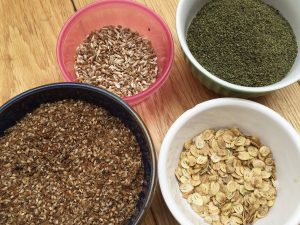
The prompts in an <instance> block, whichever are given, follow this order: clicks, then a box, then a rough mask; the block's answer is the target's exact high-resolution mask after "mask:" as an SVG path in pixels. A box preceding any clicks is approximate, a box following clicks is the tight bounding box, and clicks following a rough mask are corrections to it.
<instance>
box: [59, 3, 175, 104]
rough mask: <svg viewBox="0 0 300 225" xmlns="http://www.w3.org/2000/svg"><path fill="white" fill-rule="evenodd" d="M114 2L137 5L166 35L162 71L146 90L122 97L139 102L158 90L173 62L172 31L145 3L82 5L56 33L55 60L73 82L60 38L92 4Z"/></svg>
mask: <svg viewBox="0 0 300 225" xmlns="http://www.w3.org/2000/svg"><path fill="white" fill-rule="evenodd" d="M116 3H117V4H124V5H128V6H131V7H137V8H138V9H139V10H141V11H143V12H144V13H147V14H148V15H150V16H151V17H152V18H154V19H155V20H156V21H158V23H159V24H160V25H161V27H162V29H163V30H164V32H165V34H166V36H167V45H168V46H167V47H168V49H169V51H170V52H169V53H170V54H169V57H168V58H167V61H166V63H165V64H166V66H165V71H164V73H160V74H158V75H160V77H159V78H157V79H156V81H155V82H154V83H153V84H152V85H150V86H149V87H148V88H147V89H146V90H144V91H142V92H139V93H138V94H136V95H132V96H126V97H122V99H124V100H125V101H127V102H128V103H131V102H133V103H134V102H140V100H141V99H144V98H146V97H148V96H150V95H151V94H153V93H154V92H155V91H156V90H158V89H159V87H161V86H162V85H163V84H164V82H165V81H166V80H167V78H168V76H169V74H170V71H171V68H172V65H173V62H174V41H173V37H172V33H171V31H170V29H169V27H168V25H167V23H166V22H165V21H164V20H163V19H162V17H161V16H159V15H158V14H157V13H156V12H154V11H153V10H152V9H150V8H148V7H147V6H145V5H143V4H141V3H138V2H136V1H134V0H98V1H95V2H92V3H90V4H87V5H86V6H84V7H82V8H81V9H79V10H78V11H76V12H75V13H74V14H73V15H72V16H70V17H69V18H68V19H67V20H66V21H65V23H64V25H63V27H62V28H61V30H60V33H59V35H58V38H57V42H56V60H57V63H58V65H59V68H60V71H61V73H62V75H63V78H64V80H65V81H67V82H74V81H73V80H70V79H69V77H68V76H67V74H68V72H67V69H66V67H65V65H64V63H63V56H62V51H61V49H62V46H63V44H62V43H63V42H62V40H64V38H65V36H66V34H67V30H68V28H69V27H70V25H72V24H73V23H74V20H75V19H76V18H77V17H79V16H80V15H81V14H83V13H85V12H87V11H88V10H90V9H91V8H93V7H94V6H99V5H100V6H101V5H109V4H116Z"/></svg>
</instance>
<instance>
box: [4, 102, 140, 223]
mask: <svg viewBox="0 0 300 225" xmlns="http://www.w3.org/2000/svg"><path fill="white" fill-rule="evenodd" d="M0 150H1V155H0V180H1V182H0V224H22V225H23V224H60V225H61V224H64V225H66V224H70V225H71V224H72V225H73V224H76V225H78V224H84V225H86V224H97V225H98V224H103V225H108V224H126V223H127V222H128V220H129V218H130V217H131V215H132V214H133V212H134V210H135V207H136V204H137V201H138V199H139V194H140V192H141V190H142V184H143V176H144V175H143V174H144V170H143V164H142V159H141V152H140V149H139V145H138V144H137V141H136V139H135V137H134V135H133V134H132V132H131V131H130V130H129V129H128V128H127V127H126V126H125V125H124V124H123V123H122V122H121V121H120V120H119V119H118V118H116V117H113V116H111V115H110V114H109V113H108V112H107V111H106V110H104V109H102V108H99V107H97V106H95V105H92V104H89V103H86V102H82V101H74V100H64V101H59V102H55V103H47V104H43V105H41V106H40V107H39V108H37V109H36V110H34V111H33V112H32V113H30V114H27V115H26V116H25V117H24V118H23V119H22V120H21V121H19V122H18V123H17V124H16V125H15V126H13V127H11V128H10V129H8V130H7V131H6V132H5V134H4V136H2V137H0Z"/></svg>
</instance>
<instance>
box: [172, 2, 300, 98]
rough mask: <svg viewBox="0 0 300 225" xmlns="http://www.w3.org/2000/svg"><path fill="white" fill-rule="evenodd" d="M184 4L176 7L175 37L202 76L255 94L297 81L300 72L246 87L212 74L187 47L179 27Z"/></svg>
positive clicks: (234, 89) (183, 34) (181, 3)
mask: <svg viewBox="0 0 300 225" xmlns="http://www.w3.org/2000/svg"><path fill="white" fill-rule="evenodd" d="M184 4H185V0H180V1H179V3H178V5H177V9H176V31H177V32H176V33H177V37H178V39H179V43H180V46H181V48H182V50H183V52H184V54H185V55H186V57H187V58H188V60H189V61H190V62H191V63H192V64H193V66H195V67H196V69H197V70H198V71H200V72H201V73H202V74H203V75H204V76H206V77H208V78H209V79H211V80H212V81H214V82H215V83H217V84H218V85H221V86H223V87H225V88H227V89H230V90H233V91H238V92H243V93H253V94H255V93H267V92H271V91H275V90H278V89H281V88H284V87H287V86H289V85H291V84H293V83H295V82H297V81H298V80H300V73H299V74H298V75H297V76H295V77H294V78H291V79H290V80H287V81H283V80H280V81H278V82H276V83H274V84H271V85H267V86H262V87H247V86H242V85H237V84H233V83H230V82H227V81H225V80H222V79H220V78H219V77H217V76H215V75H213V74H212V73H210V72H209V71H208V70H206V69H205V68H204V67H203V66H202V65H201V64H200V63H199V62H198V61H197V60H196V58H195V57H194V56H193V54H192V53H191V51H190V50H189V48H188V46H187V43H186V40H185V33H186V32H185V30H184V29H185V28H182V27H181V21H182V18H183V16H182V13H183V10H184V8H185V7H184ZM298 48H299V47H298ZM297 57H299V56H297ZM291 69H292V68H291ZM288 73H290V72H288ZM288 73H287V74H288ZM287 74H286V75H287Z"/></svg>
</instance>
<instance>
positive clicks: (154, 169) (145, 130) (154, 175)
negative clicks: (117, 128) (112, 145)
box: [0, 82, 158, 224]
mask: <svg viewBox="0 0 300 225" xmlns="http://www.w3.org/2000/svg"><path fill="white" fill-rule="evenodd" d="M59 88H66V89H68V88H75V89H82V90H88V91H92V92H95V93H98V94H100V95H104V96H106V97H108V98H110V99H112V100H113V101H114V102H115V103H117V104H119V105H120V106H121V107H122V108H124V110H126V111H127V112H128V113H129V114H130V115H131V116H132V117H133V118H134V120H135V121H136V123H137V124H139V126H140V127H141V129H142V131H143V132H142V133H143V135H144V136H145V139H146V140H147V143H148V145H149V151H150V154H151V158H152V161H151V163H152V165H151V170H152V171H151V185H150V187H149V195H148V197H147V199H146V201H145V204H144V207H143V208H142V209H141V210H140V212H139V214H138V215H137V219H136V220H135V221H134V222H133V224H140V223H141V222H142V221H143V218H144V217H145V214H146V212H147V211H148V209H150V206H151V203H152V200H153V198H154V195H155V192H156V188H157V181H158V177H157V157H156V152H155V147H154V143H153V140H152V138H151V136H150V132H149V130H148V128H147V127H146V125H145V124H144V122H143V120H142V119H141V117H140V116H139V115H138V114H137V113H136V112H135V111H134V109H133V108H132V107H131V106H130V105H129V104H128V103H126V102H125V101H124V100H123V99H121V98H120V97H118V96H117V95H115V94H113V93H111V92H109V91H107V90H105V89H101V88H98V87H95V86H92V85H89V84H82V83H75V82H59V83H51V84H46V85H42V86H39V87H35V88H32V89H30V90H27V91H25V92H22V93H20V94H18V95H16V96H15V97H13V98H11V99H9V100H8V101H7V102H6V103H4V104H3V105H2V106H0V114H1V113H3V112H4V111H5V110H6V109H7V108H9V107H10V106H12V105H13V104H14V103H15V102H17V101H19V100H21V99H23V98H26V97H27V96H30V95H32V94H36V93H40V92H42V91H47V90H53V89H59Z"/></svg>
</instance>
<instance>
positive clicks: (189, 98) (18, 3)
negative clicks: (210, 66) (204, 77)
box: [0, 0, 300, 225]
mask: <svg viewBox="0 0 300 225" xmlns="http://www.w3.org/2000/svg"><path fill="white" fill-rule="evenodd" d="M92 1H93V0H13V1H10V0H0V34H1V35H0V104H1V105H2V104H3V103H4V102H6V101H7V100H9V99H10V98H12V97H13V96H15V95H17V94H19V93H21V92H23V91H26V90H28V89H30V88H33V87H36V86H40V85H43V84H48V83H52V82H60V81H63V79H62V77H61V73H60V71H59V68H58V65H57V63H56V56H55V45H56V39H57V36H58V33H59V31H60V29H61V27H62V25H63V23H64V22H65V21H66V20H67V18H68V17H70V16H71V15H72V14H73V13H74V11H76V10H78V9H80V8H81V7H83V6H84V5H86V4H88V3H89V2H92ZM140 2H142V3H144V4H145V5H147V6H148V7H150V8H152V9H154V10H155V11H156V12H157V13H158V14H160V15H162V16H163V18H164V19H165V21H166V22H167V23H168V25H169V27H170V29H171V31H172V34H173V38H174V42H175V62H174V65H173V69H172V72H171V75H170V78H169V80H168V81H167V82H166V83H165V85H164V86H163V87H162V88H161V89H160V90H159V91H158V92H157V93H155V94H154V96H152V97H151V98H149V99H147V100H146V101H145V102H143V103H141V104H139V105H137V106H135V107H134V108H135V110H136V111H137V112H138V113H139V115H140V116H141V117H142V118H143V119H144V121H145V123H146V125H147V126H148V128H149V130H150V133H151V135H152V138H153V140H154V143H155V148H156V152H157V154H158V153H159V149H160V145H161V142H162V140H163V137H164V135H165V133H166V132H167V130H168V128H169V127H170V125H171V124H172V123H173V122H174V121H175V119H176V118H177V117H178V116H180V115H181V114H182V113H183V112H184V111H185V110H187V109H189V108H191V107H193V106H194V105H196V104H198V103H201V102H203V101H206V100H209V99H212V98H217V97H220V96H218V95H216V94H214V93H212V92H211V91H209V90H208V89H206V88H205V87H204V86H202V85H201V84H200V83H199V81H198V80H196V79H195V78H193V77H192V75H191V72H190V70H189V67H188V66H187V64H186V63H185V61H184V59H183V55H182V51H181V49H180V45H179V42H178V39H177V36H176V29H175V13H176V6H177V0H140ZM254 100H255V101H257V102H260V103H262V104H264V105H267V106H268V107H270V108H272V109H274V110H275V111H277V112H278V113H280V114H281V115H282V116H283V117H285V118H286V119H287V120H288V121H290V122H291V123H292V124H293V126H294V127H295V128H296V129H297V130H300V118H299V114H300V84H299V83H295V84H293V85H291V86H289V87H288V88H285V89H283V90H280V91H277V92H275V93H272V94H269V95H268V96H265V97H261V98H257V99H254ZM143 224H144V225H170V224H177V222H176V221H175V219H174V218H173V217H172V215H171V214H170V212H169V211H168V209H167V207H166V205H165V203H164V200H163V198H162V195H161V193H160V190H157V193H156V195H155V198H154V200H153V204H152V206H151V209H150V210H149V211H148V213H147V215H146V218H145V221H144V223H143Z"/></svg>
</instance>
